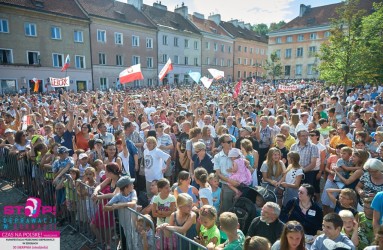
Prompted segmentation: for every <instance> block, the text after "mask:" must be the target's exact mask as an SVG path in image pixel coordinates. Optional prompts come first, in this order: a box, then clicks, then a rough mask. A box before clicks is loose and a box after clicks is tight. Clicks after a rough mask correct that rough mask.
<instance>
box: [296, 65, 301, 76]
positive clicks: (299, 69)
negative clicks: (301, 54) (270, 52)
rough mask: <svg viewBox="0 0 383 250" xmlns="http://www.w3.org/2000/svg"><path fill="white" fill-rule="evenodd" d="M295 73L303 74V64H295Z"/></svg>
mask: <svg viewBox="0 0 383 250" xmlns="http://www.w3.org/2000/svg"><path fill="white" fill-rule="evenodd" d="M295 75H297V76H300V75H302V64H297V65H295Z"/></svg>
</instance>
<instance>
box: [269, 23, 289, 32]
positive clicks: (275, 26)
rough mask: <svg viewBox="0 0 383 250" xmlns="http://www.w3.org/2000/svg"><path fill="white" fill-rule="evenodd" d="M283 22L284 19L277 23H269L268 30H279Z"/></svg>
mask: <svg viewBox="0 0 383 250" xmlns="http://www.w3.org/2000/svg"><path fill="white" fill-rule="evenodd" d="M285 24H286V22H285V21H279V22H278V23H270V27H269V32H270V31H273V30H279V29H280V28H282V26H283V25H285Z"/></svg>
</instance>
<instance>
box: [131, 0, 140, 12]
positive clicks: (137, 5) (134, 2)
mask: <svg viewBox="0 0 383 250" xmlns="http://www.w3.org/2000/svg"><path fill="white" fill-rule="evenodd" d="M128 4H130V5H133V6H134V7H135V8H136V9H138V10H141V8H142V4H143V0H128Z"/></svg>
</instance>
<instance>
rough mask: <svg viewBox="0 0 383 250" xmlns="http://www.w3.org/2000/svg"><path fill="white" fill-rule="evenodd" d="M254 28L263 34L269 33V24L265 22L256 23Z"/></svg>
mask: <svg viewBox="0 0 383 250" xmlns="http://www.w3.org/2000/svg"><path fill="white" fill-rule="evenodd" d="M253 30H254V31H255V32H257V33H258V34H259V35H262V36H265V35H266V34H267V33H269V28H268V27H267V24H264V23H260V24H256V25H254V26H253Z"/></svg>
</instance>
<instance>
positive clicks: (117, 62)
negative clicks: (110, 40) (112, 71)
mask: <svg viewBox="0 0 383 250" xmlns="http://www.w3.org/2000/svg"><path fill="white" fill-rule="evenodd" d="M116 65H117V66H122V65H123V62H122V55H116Z"/></svg>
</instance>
